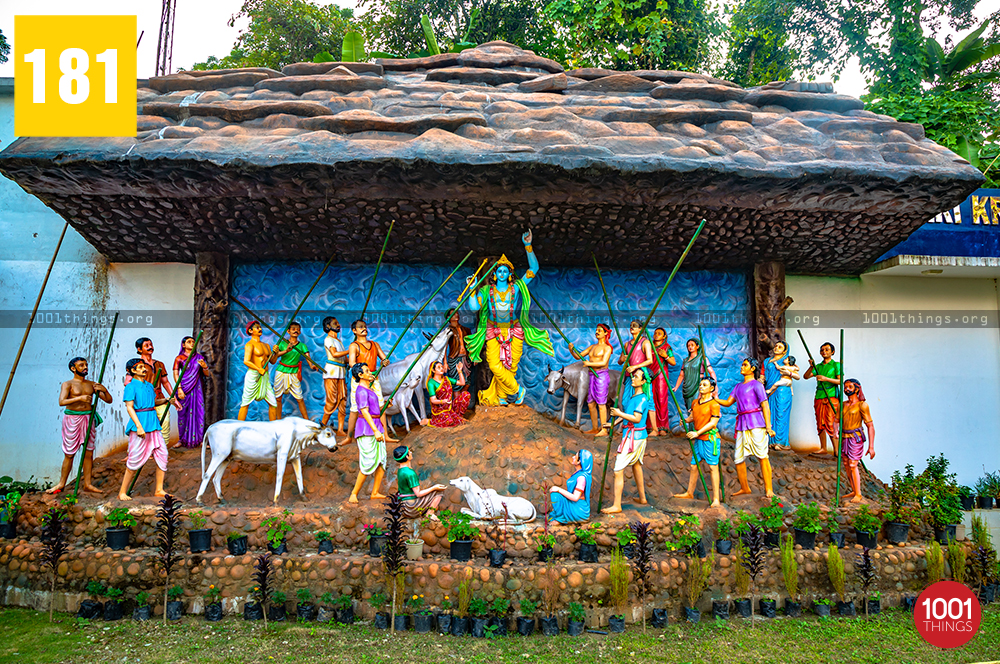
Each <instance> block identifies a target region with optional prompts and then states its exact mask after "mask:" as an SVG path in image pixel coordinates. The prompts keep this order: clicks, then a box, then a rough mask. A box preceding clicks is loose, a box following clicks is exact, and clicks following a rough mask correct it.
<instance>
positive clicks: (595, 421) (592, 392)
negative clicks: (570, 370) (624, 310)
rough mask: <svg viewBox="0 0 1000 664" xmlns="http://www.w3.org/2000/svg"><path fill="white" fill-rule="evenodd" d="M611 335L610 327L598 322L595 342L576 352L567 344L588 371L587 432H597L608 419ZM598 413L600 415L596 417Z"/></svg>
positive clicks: (602, 428)
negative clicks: (588, 426)
mask: <svg viewBox="0 0 1000 664" xmlns="http://www.w3.org/2000/svg"><path fill="white" fill-rule="evenodd" d="M610 335H611V328H610V327H608V326H607V325H605V324H604V323H598V324H597V329H596V330H595V332H594V336H596V337H597V343H595V344H591V345H590V346H587V348H586V349H585V350H583V351H582V352H577V350H576V348H575V347H574V346H573V344H572V342H571V343H570V345H569V352H570V353H572V354H573V357H575V358H576V359H578V360H579V359H582V358H583V357H584V356H586V359H584V360H583V366H584V367H587V370H588V372H590V371H591V370H592V373H590V385H589V387H588V389H587V409H588V410H589V411H590V431H585V432H584V433H587V434H598V433H600V432H601V431H603V430H604V425H605V424H606V423H607V421H608V390H609V388H610V387H611V373H610V372H609V371H608V364H609V363H610V362H611V350H612V349H611V344H609V343H608V337H609V336H610ZM598 413H600V417H598Z"/></svg>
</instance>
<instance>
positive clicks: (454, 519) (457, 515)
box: [438, 510, 479, 542]
mask: <svg viewBox="0 0 1000 664" xmlns="http://www.w3.org/2000/svg"><path fill="white" fill-rule="evenodd" d="M438 518H439V519H441V523H443V524H444V527H445V528H447V529H448V541H449V542H454V541H456V540H471V539H475V538H477V537H479V528H478V527H477V526H473V525H472V515H470V514H463V513H462V512H452V511H451V510H441V511H440V512H438Z"/></svg>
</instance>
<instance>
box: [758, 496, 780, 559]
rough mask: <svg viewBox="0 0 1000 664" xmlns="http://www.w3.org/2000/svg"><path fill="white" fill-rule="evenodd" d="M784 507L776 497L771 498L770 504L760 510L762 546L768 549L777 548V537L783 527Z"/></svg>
mask: <svg viewBox="0 0 1000 664" xmlns="http://www.w3.org/2000/svg"><path fill="white" fill-rule="evenodd" d="M784 507H785V506H784V504H783V503H782V502H781V501H780V500H779V499H778V497H777V496H771V504H770V505H767V506H765V507H761V508H760V525H761V526H763V528H764V545H765V546H766V547H767V548H769V549H776V548H778V536H779V535H780V534H781V529H782V527H783V526H784V525H785V522H784V516H785V511H784Z"/></svg>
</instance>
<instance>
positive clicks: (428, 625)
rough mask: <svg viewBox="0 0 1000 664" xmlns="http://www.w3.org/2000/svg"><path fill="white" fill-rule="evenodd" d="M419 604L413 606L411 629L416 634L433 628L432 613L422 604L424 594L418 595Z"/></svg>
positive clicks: (428, 631)
mask: <svg viewBox="0 0 1000 664" xmlns="http://www.w3.org/2000/svg"><path fill="white" fill-rule="evenodd" d="M418 599H419V600H420V603H419V604H415V605H414V606H413V607H412V608H413V631H414V632H416V633H417V634H428V633H430V631H431V630H432V629H433V628H434V613H433V612H432V611H431V610H430V607H428V606H425V605H424V596H423V595H420V596H419V597H418Z"/></svg>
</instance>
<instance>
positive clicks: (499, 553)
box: [490, 549, 507, 567]
mask: <svg viewBox="0 0 1000 664" xmlns="http://www.w3.org/2000/svg"><path fill="white" fill-rule="evenodd" d="M505 562H507V551H506V550H505V549H490V567H503V564H504V563H505Z"/></svg>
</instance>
